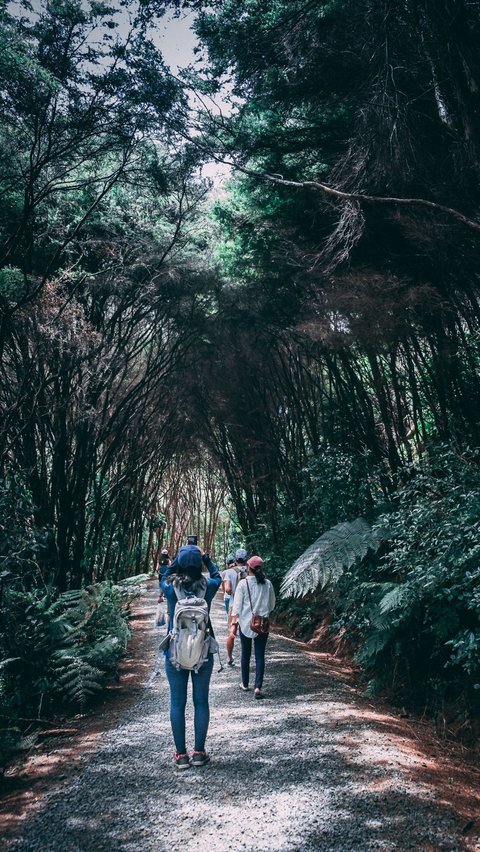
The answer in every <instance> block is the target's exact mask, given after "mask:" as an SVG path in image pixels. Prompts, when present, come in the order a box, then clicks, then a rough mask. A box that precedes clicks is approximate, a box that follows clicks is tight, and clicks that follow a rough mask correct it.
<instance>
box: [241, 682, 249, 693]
mask: <svg viewBox="0 0 480 852" xmlns="http://www.w3.org/2000/svg"><path fill="white" fill-rule="evenodd" d="M240 689H243V691H244V692H250V687H249V686H244V685H243V683H241V684H240Z"/></svg>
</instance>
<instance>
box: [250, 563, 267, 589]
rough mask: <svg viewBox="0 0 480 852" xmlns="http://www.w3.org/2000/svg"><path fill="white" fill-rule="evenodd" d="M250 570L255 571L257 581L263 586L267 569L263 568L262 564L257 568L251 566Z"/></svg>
mask: <svg viewBox="0 0 480 852" xmlns="http://www.w3.org/2000/svg"><path fill="white" fill-rule="evenodd" d="M250 571H252V572H253V576H254V577H255V579H256V581H257V583H259V584H260V585H261V586H263V585H264V583H265V580H266V577H265V571H264V570H263V568H262V566H261V565H257V566H256V567H255V568H250Z"/></svg>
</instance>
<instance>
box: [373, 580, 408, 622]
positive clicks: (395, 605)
mask: <svg viewBox="0 0 480 852" xmlns="http://www.w3.org/2000/svg"><path fill="white" fill-rule="evenodd" d="M411 592H412V590H411V586H410V585H409V584H407V583H402V584H401V585H398V586H395V588H394V589H391V590H390V591H389V592H387V594H386V595H384V597H383V598H382V600H381V601H380V603H379V610H380V612H381V614H382V615H387V614H388V613H390V612H393V611H394V610H395V609H399V608H400V607H401V606H403V604H404V603H405V601H406V599H407V598H408V596H409V595H411Z"/></svg>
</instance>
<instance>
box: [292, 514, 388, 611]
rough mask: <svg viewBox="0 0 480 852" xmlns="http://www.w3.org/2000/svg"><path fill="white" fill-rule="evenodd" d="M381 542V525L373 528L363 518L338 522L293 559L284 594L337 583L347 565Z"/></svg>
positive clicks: (303, 591)
mask: <svg viewBox="0 0 480 852" xmlns="http://www.w3.org/2000/svg"><path fill="white" fill-rule="evenodd" d="M384 537H385V536H384V534H383V538H384ZM381 543H382V536H381V535H380V531H379V529H378V528H377V529H376V530H375V531H372V529H371V527H370V525H369V524H368V523H367V522H366V521H365V520H364V519H363V518H356V520H354V521H344V522H343V523H340V524H337V525H336V526H334V527H332V528H331V529H330V530H327V532H325V533H323V535H321V536H320V538H318V539H317V540H316V541H315V542H314V543H313V544H311V545H310V547H308V548H307V549H306V550H305V551H304V553H302V555H301V556H299V558H298V559H297V560H296V562H294V564H293V565H292V567H291V568H290V569H289V571H288V572H287V575H286V577H285V579H284V581H283V583H282V588H281V592H282V594H283V595H284V597H290V596H292V597H299V596H302V595H306V594H307V593H308V592H311V591H313V590H314V589H316V588H317V587H320V588H322V589H323V588H324V587H325V586H326V585H327V584H329V583H335V582H336V581H337V580H338V579H339V578H340V577H341V575H342V574H343V571H344V570H345V569H346V568H347V569H348V568H351V567H352V566H353V565H354V564H355V563H356V562H357V561H358V562H360V561H361V560H362V559H363V558H364V557H365V556H366V555H367V553H368V552H369V551H370V550H371V551H374V552H375V551H377V550H378V548H379V547H380V545H381Z"/></svg>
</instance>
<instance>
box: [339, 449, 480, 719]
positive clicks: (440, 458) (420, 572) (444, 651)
mask: <svg viewBox="0 0 480 852" xmlns="http://www.w3.org/2000/svg"><path fill="white" fill-rule="evenodd" d="M478 463H479V456H478V453H476V452H472V451H469V450H466V451H465V452H464V453H458V452H455V451H453V450H451V449H448V448H446V447H440V448H437V449H432V450H431V451H430V453H429V455H428V457H425V459H424V460H423V461H422V462H420V463H419V464H417V465H416V467H415V468H413V469H412V470H411V471H410V479H409V481H408V483H407V484H406V485H404V486H403V487H401V488H400V489H399V491H398V499H397V501H396V508H395V510H394V511H393V512H392V513H390V514H389V516H388V527H389V533H390V536H391V546H390V548H389V550H388V552H387V553H386V554H384V555H383V556H382V558H381V559H380V560H376V561H375V560H370V561H369V562H367V563H366V564H364V565H362V566H354V568H353V569H352V570H351V571H350V572H347V573H346V574H345V575H344V577H342V579H341V581H340V583H339V585H338V587H337V589H336V592H335V594H334V596H333V597H332V601H331V605H332V608H333V610H334V612H335V616H334V621H333V629H339V628H342V629H344V630H346V631H347V632H348V634H349V636H350V637H351V641H352V643H353V644H354V646H356V648H357V659H358V661H359V662H360V663H361V665H362V666H363V667H364V669H365V670H366V671H367V672H369V673H370V674H371V675H372V676H373V677H374V678H375V680H376V681H377V683H381V684H383V687H384V688H388V689H389V690H391V691H393V693H398V694H400V695H401V694H410V695H411V696H412V697H416V698H417V700H418V699H422V700H424V701H425V702H427V703H431V704H432V705H433V706H435V707H437V708H438V706H440V703H441V702H444V701H447V702H448V701H449V700H451V699H452V697H453V696H455V695H457V696H458V695H459V694H464V695H465V696H466V698H465V700H466V701H467V703H468V701H470V702H471V701H473V700H474V698H473V695H474V694H473V692H472V690H473V688H474V686H475V684H476V683H478V682H479V681H480V655H479V653H478V649H479V641H480V591H479V587H480V568H479V564H480V560H479V557H480V536H479V533H480V498H479V494H480V470H479V466H478ZM381 523H385V519H382V520H381ZM377 529H378V527H377Z"/></svg>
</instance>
